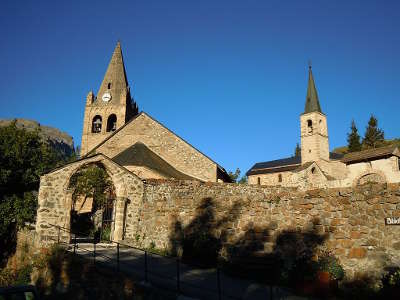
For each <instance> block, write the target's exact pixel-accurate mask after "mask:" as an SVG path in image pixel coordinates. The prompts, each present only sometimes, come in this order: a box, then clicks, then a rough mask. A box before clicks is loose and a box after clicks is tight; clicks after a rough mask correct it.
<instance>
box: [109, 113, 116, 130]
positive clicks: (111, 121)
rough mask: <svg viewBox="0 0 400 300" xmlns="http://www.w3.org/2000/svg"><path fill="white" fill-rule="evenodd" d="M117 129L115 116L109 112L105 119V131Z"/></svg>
mask: <svg viewBox="0 0 400 300" xmlns="http://www.w3.org/2000/svg"><path fill="white" fill-rule="evenodd" d="M116 129H117V116H116V115H115V114H111V115H110V116H109V117H108V120H107V132H112V131H115V130H116Z"/></svg>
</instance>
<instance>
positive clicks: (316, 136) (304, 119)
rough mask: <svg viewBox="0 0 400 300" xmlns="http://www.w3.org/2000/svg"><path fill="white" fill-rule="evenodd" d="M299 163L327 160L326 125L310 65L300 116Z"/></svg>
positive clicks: (327, 140) (327, 141)
mask: <svg viewBox="0 0 400 300" xmlns="http://www.w3.org/2000/svg"><path fill="white" fill-rule="evenodd" d="M300 130H301V135H300V136H301V163H302V164H304V163H306V162H310V161H318V160H326V161H328V160H329V139H328V125H327V120H326V116H325V114H323V113H322V111H321V106H320V104H319V99H318V94H317V89H316V88H315V83H314V77H313V74H312V69H311V65H310V66H309V68H308V87H307V96H306V105H305V109H304V113H303V114H302V115H300Z"/></svg>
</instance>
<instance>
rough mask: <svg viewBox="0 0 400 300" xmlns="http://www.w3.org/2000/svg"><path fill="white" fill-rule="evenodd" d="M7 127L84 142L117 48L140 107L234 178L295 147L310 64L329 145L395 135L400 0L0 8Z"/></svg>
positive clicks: (399, 126) (0, 111)
mask: <svg viewBox="0 0 400 300" xmlns="http://www.w3.org/2000/svg"><path fill="white" fill-rule="evenodd" d="M0 33H1V37H2V38H1V42H0V66H1V72H0V88H1V94H2V96H1V98H0V118H14V117H20V118H28V119H34V120H37V121H38V122H40V123H41V124H43V125H49V126H54V127H57V128H59V129H61V130H63V131H66V132H67V133H69V134H70V135H72V136H73V137H74V140H75V144H76V145H79V144H80V139H81V130H82V121H83V113H84V104H85V97H86V95H87V93H88V92H89V90H91V89H93V91H94V92H95V93H97V90H98V88H99V86H100V83H101V80H102V77H103V75H104V73H105V71H106V68H107V65H108V62H109V60H110V58H111V54H112V51H113V49H114V47H115V44H116V41H117V40H118V39H120V40H121V43H122V50H123V53H124V59H125V65H126V69H127V75H128V81H129V83H130V84H131V86H132V90H133V92H134V95H135V98H136V101H137V102H138V104H139V108H140V109H141V110H143V111H146V112H147V113H148V114H150V115H151V116H153V117H154V118H156V119H157V120H159V121H160V122H162V123H163V124H164V125H165V126H167V127H168V128H170V129H171V130H173V131H174V132H176V133H177V134H178V135H180V136H181V137H183V138H184V139H186V140H187V141H188V142H190V143H191V144H192V145H194V146H195V147H197V148H198V149H200V150H201V151H202V152H204V153H206V154H207V155H208V156H210V157H211V158H213V159H214V160H215V161H217V162H218V163H219V164H221V165H222V166H224V167H225V168H226V169H227V170H234V169H235V168H236V167H239V168H240V169H241V170H242V171H243V173H244V172H245V171H246V170H247V169H249V168H250V167H251V166H252V165H253V164H254V163H255V162H259V161H267V160H273V159H278V158H282V157H287V156H290V155H292V154H293V151H294V148H295V145H296V143H297V142H300V131H299V115H300V114H301V113H302V112H303V110H304V102H305V95H306V87H307V62H308V60H310V59H311V60H312V64H313V73H314V78H315V81H316V86H317V90H318V93H319V98H320V101H321V106H322V110H323V112H324V113H325V114H326V115H327V116H328V129H329V136H330V148H331V149H333V148H335V147H338V146H341V145H344V144H346V134H347V132H348V131H349V127H350V122H351V120H352V119H353V118H354V119H355V121H356V124H357V126H358V129H359V131H360V132H361V133H362V134H363V133H364V130H365V126H366V124H367V121H368V118H369V116H370V114H371V113H373V114H375V115H376V116H377V118H378V120H379V126H380V127H381V128H383V129H384V131H385V134H386V137H387V138H396V137H400V123H399V109H400V96H399V95H400V1H388V0H387V1H368V0H360V1H349V0H347V1H328V0H319V1H307V0H303V1H261V0H260V1H252V0H248V1H233V0H230V1H215V0H214V1H208V0H207V1H206V0H203V1H173V0H171V1H152V0H146V1H99V0H97V1H33V0H25V1H22V0H13V1H7V0H6V1H4V0H3V1H1V4H0Z"/></svg>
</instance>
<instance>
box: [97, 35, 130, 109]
mask: <svg viewBox="0 0 400 300" xmlns="http://www.w3.org/2000/svg"><path fill="white" fill-rule="evenodd" d="M127 89H128V79H127V77H126V71H125V65H124V58H123V56H122V50H121V43H120V42H118V43H117V45H116V46H115V49H114V52H113V54H112V57H111V60H110V63H109V64H108V67H107V71H106V74H105V75H104V78H103V81H102V83H101V85H100V88H99V91H98V93H97V96H98V98H101V97H102V96H103V94H104V93H105V92H109V93H110V94H111V96H112V98H111V101H110V102H111V103H112V102H113V101H116V102H117V103H118V102H119V101H120V96H121V94H122V93H125V92H126V90H127ZM99 103H102V101H99Z"/></svg>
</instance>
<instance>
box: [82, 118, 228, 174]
mask: <svg viewBox="0 0 400 300" xmlns="http://www.w3.org/2000/svg"><path fill="white" fill-rule="evenodd" d="M141 115H145V116H146V117H148V118H150V119H151V120H153V121H154V122H156V123H157V124H159V125H160V126H162V127H163V128H165V129H166V130H168V131H169V132H170V133H172V134H173V135H175V136H176V137H178V138H179V139H181V140H182V141H183V142H184V143H186V144H187V145H189V146H190V147H192V148H193V149H195V150H196V151H197V152H199V153H200V154H201V155H203V156H205V157H207V158H208V159H209V160H210V161H212V162H213V163H215V164H216V165H217V168H218V169H219V171H220V172H221V173H222V174H223V175H224V176H226V177H225V178H230V177H229V175H228V173H227V172H226V170H225V169H224V168H223V167H222V166H221V165H219V164H218V163H216V162H215V161H214V160H212V159H211V158H210V157H209V156H207V155H205V154H204V153H203V152H201V151H200V150H198V149H197V148H196V147H194V146H193V145H191V144H190V143H189V142H187V141H186V140H185V139H183V138H181V137H180V136H179V135H177V134H176V133H175V132H173V131H172V130H170V129H169V128H167V127H166V126H164V125H163V124H162V123H160V122H159V121H157V120H156V119H154V118H153V117H151V116H150V115H149V114H147V113H145V112H144V111H142V112H140V113H139V114H137V115H136V116H134V117H133V118H132V119H130V120H129V121H128V122H126V123H125V124H124V125H122V126H121V127H119V128H118V129H117V130H115V131H114V132H113V133H112V134H110V135H109V136H108V137H106V138H105V139H104V140H103V141H101V142H100V143H99V144H98V145H97V146H95V147H94V148H93V149H91V150H90V151H88V153H87V154H86V156H87V155H90V154H93V153H95V151H96V150H97V149H98V148H99V147H100V146H101V145H103V144H104V143H105V142H107V141H108V140H109V139H111V138H112V137H113V136H114V135H115V134H117V133H118V132H120V131H121V130H124V128H125V127H126V126H127V125H128V124H130V123H131V122H133V121H135V120H136V119H137V118H139V117H140V116H141Z"/></svg>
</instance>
